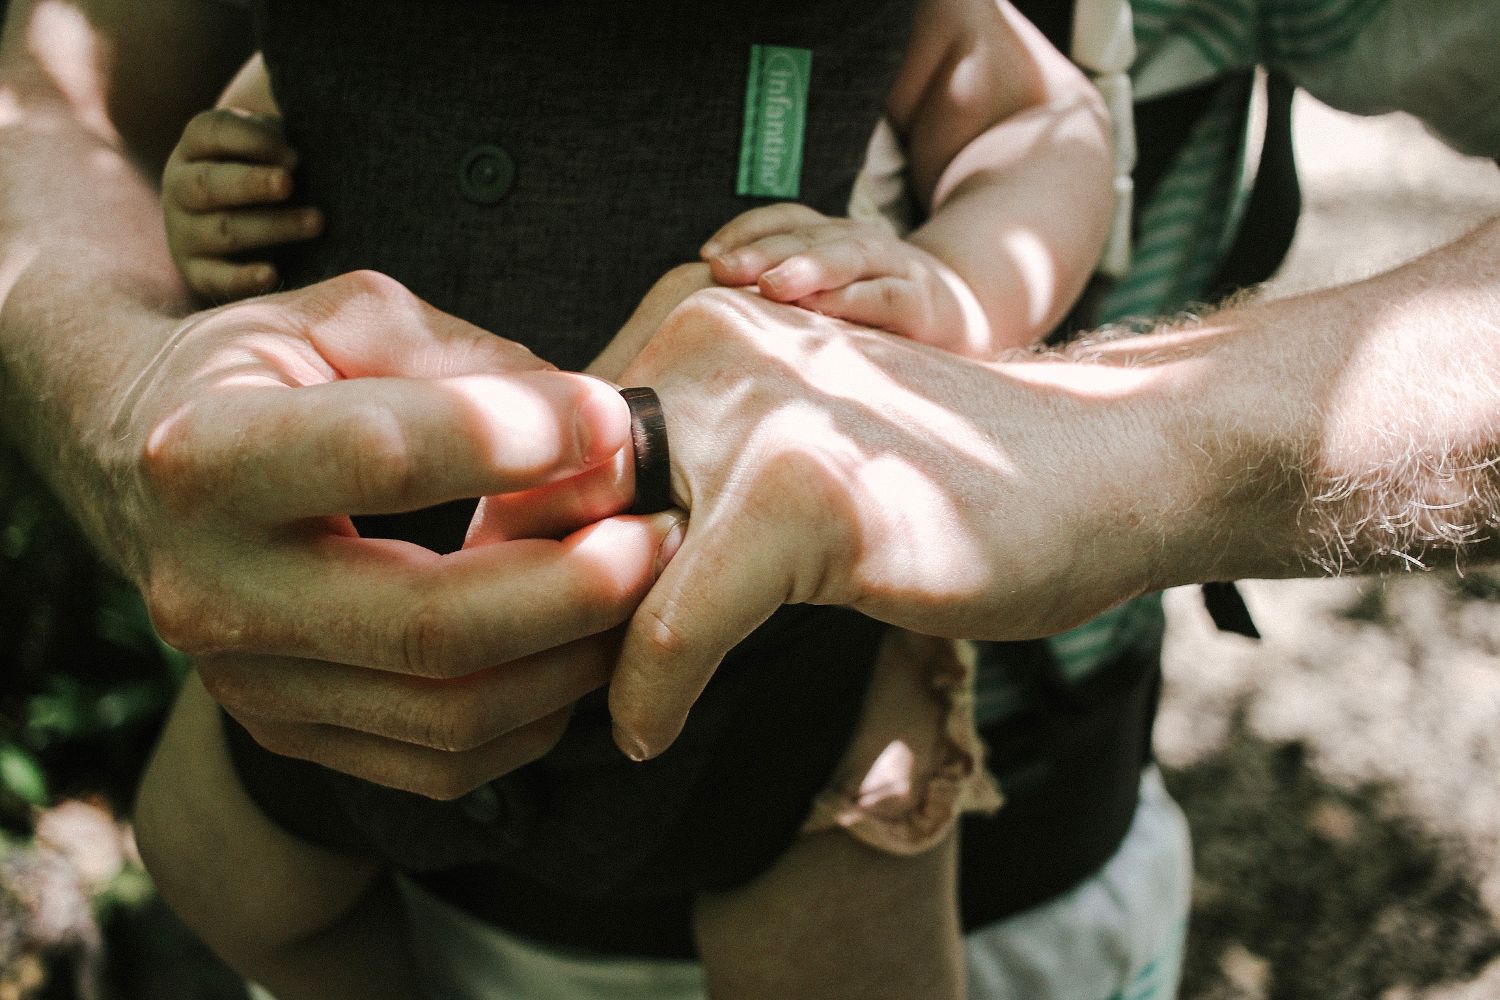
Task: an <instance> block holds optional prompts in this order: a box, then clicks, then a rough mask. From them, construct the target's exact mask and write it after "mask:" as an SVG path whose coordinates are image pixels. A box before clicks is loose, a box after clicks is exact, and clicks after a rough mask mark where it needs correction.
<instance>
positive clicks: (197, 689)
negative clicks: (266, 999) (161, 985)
mask: <svg viewBox="0 0 1500 1000" xmlns="http://www.w3.org/2000/svg"><path fill="white" fill-rule="evenodd" d="M135 820H136V837H137V840H138V842H139V845H140V850H141V856H142V857H143V858H144V859H145V861H146V865H147V868H148V870H149V871H150V872H151V877H152V878H153V879H154V880H155V882H156V885H157V888H158V890H159V891H160V892H161V894H162V897H163V898H164V899H166V901H167V903H168V904H169V905H170V906H171V907H172V909H173V910H175V911H176V912H177V913H178V915H179V916H181V917H182V918H183V920H184V921H186V922H187V923H188V924H189V925H190V926H191V927H192V928H193V930H194V931H195V932H197V933H198V934H199V935H200V936H201V937H202V938H203V940H204V941H205V942H206V943H207V944H208V945H209V947H211V948H212V949H213V950H214V951H215V952H216V953H217V954H218V955H219V957H220V958H222V959H224V961H225V962H227V963H228V964H229V965H230V966H231V967H233V968H234V969H235V971H237V972H239V973H240V974H241V975H244V976H247V977H249V978H250V979H253V980H255V981H256V982H259V983H260V984H261V985H263V986H265V987H267V988H268V989H270V990H271V991H272V993H274V994H275V995H276V997H277V998H278V1000H296V998H299V997H308V998H314V997H316V998H319V1000H330V998H335V997H351V998H353V997H358V998H361V1000H364V998H371V1000H374V998H382V997H390V998H392V1000H396V998H402V997H409V996H411V995H412V971H411V968H410V965H409V960H408V958H407V948H406V945H405V933H404V932H405V927H404V923H403V919H402V916H401V911H400V904H399V902H398V901H397V900H396V899H395V898H394V894H393V890H392V887H391V886H390V883H389V880H388V879H386V878H384V877H383V876H382V875H381V873H380V872H379V871H378V869H377V867H376V865H375V864H374V863H373V862H371V861H367V860H362V859H357V858H351V857H345V856H342V855H338V854H332V853H330V852H328V851H325V850H322V849H321V848H317V847H313V846H312V845H310V844H306V843H303V842H302V841H299V840H297V839H296V838H294V837H292V836H290V835H289V834H286V833H284V832H282V830H281V829H280V828H279V827H277V826H275V825H274V824H272V823H271V821H270V820H268V819H267V818H266V817H265V816H263V815H262V814H261V812H260V811H259V810H258V809H257V808H256V806H255V804H254V803H253V802H252V801H251V800H250V798H249V796H248V795H247V794H246V793H245V791H244V789H243V787H242V786H241V785H240V782H239V777H238V776H237V775H236V773H235V770H234V766H233V764H232V763H231V761H230V758H229V752H228V748H227V747H226V745H225V742H224V731H223V727H222V725H221V723H220V718H219V710H218V706H216V705H215V704H214V703H213V700H212V699H211V698H210V697H209V695H208V692H207V691H206V690H204V688H203V685H202V683H201V682H200V681H199V680H198V677H197V675H196V674H194V675H191V676H189V677H188V679H187V681H186V682H185V683H184V684H183V688H182V693H181V694H180V695H179V696H178V699H177V704H176V705H175V706H174V707H173V709H172V714H171V717H170V718H169V719H168V721H167V727H166V729H165V731H164V732H163V734H162V739H161V742H160V743H159V744H158V745H157V748H156V752H155V754H154V755H153V756H152V759H151V763H150V765H149V766H148V767H147V769H146V774H145V777H144V778H143V779H142V782H141V790H140V795H139V797H138V799H137V801H136V807H135Z"/></svg>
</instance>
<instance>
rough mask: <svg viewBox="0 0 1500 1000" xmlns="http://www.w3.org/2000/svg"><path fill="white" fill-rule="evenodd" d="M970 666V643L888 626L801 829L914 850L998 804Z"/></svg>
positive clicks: (972, 657) (906, 852) (906, 851)
mask: <svg viewBox="0 0 1500 1000" xmlns="http://www.w3.org/2000/svg"><path fill="white" fill-rule="evenodd" d="M974 668H975V651H974V647H973V645H972V644H971V643H967V642H956V641H954V640H951V639H934V638H932V637H930V636H922V635H917V634H916V633H913V632H906V631H902V630H900V629H893V630H892V631H891V632H890V633H889V634H888V635H887V636H886V638H885V641H884V643H883V644H882V646H881V649H880V654H879V656H878V658H877V660H876V663H875V674H874V677H873V679H872V680H871V683H870V692H869V694H868V695H867V696H866V698H865V706H864V711H863V713H862V714H861V717H860V722H859V727H858V728H857V729H856V731H855V735H854V739H853V740H852V741H851V742H850V745H849V749H848V750H847V751H846V752H845V754H844V759H843V761H842V762H841V763H840V765H839V767H838V770H837V771H836V772H835V774H834V778H833V780H832V781H831V782H830V783H829V786H828V788H827V789H825V790H824V791H823V792H822V793H821V794H820V795H819V796H818V797H817V799H816V800H814V802H813V807H812V811H811V813H810V815H809V816H808V819H807V822H806V823H805V824H804V826H803V828H802V832H803V833H804V834H808V833H817V832H820V831H824V830H834V829H840V828H842V829H844V830H846V831H847V832H848V833H849V834H850V835H852V836H853V837H854V838H855V839H857V840H859V841H861V842H863V843H865V844H867V845H869V846H870V847H873V848H876V849H877V850H882V851H888V852H890V853H893V854H903V855H910V854H919V853H921V852H922V851H926V850H928V849H930V848H932V847H933V846H935V845H936V844H937V843H938V841H940V840H942V838H943V836H944V835H945V834H946V833H947V832H948V831H949V830H950V829H951V828H952V826H953V824H954V823H955V822H956V821H957V820H958V817H959V816H961V815H963V814H964V813H966V812H981V813H993V812H994V811H995V810H997V809H999V808H1000V804H1001V801H1002V799H1001V796H1000V790H999V788H998V787H997V786H996V784H995V781H994V778H992V777H991V776H990V773H989V771H987V770H986V769H985V766H984V744H983V743H982V742H981V741H980V739H979V734H978V732H977V731H976V729H975V727H974Z"/></svg>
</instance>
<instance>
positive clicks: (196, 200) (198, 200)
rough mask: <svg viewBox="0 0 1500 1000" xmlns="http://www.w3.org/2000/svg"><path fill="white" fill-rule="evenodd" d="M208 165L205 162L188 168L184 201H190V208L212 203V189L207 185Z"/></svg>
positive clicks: (202, 206)
mask: <svg viewBox="0 0 1500 1000" xmlns="http://www.w3.org/2000/svg"><path fill="white" fill-rule="evenodd" d="M208 181H209V173H208V165H207V164H205V163H199V164H195V165H194V166H193V167H191V168H190V169H189V170H188V185H187V190H185V191H184V192H183V193H184V195H186V197H185V198H184V201H185V202H191V204H189V206H188V207H190V208H200V209H201V208H204V207H206V206H208V205H210V204H212V203H213V191H212V190H211V189H210V187H209V183H208Z"/></svg>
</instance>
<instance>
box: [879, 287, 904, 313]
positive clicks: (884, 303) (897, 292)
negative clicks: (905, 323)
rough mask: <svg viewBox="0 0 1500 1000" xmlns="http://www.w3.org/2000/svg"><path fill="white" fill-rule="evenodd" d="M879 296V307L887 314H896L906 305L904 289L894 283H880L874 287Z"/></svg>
mask: <svg viewBox="0 0 1500 1000" xmlns="http://www.w3.org/2000/svg"><path fill="white" fill-rule="evenodd" d="M875 288H876V294H878V295H879V296H880V306H881V308H882V309H884V310H885V311H886V312H888V313H898V312H900V311H901V309H902V307H903V306H904V305H905V304H906V294H905V291H904V287H903V286H902V285H900V284H897V283H896V282H894V281H882V282H880V283H879V284H877V285H876V286H875Z"/></svg>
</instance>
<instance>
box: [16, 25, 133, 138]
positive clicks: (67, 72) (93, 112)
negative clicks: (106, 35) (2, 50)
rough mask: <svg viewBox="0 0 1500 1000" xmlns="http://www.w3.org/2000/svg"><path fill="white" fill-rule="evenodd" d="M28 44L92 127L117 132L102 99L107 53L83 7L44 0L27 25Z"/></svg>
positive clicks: (38, 63)
mask: <svg viewBox="0 0 1500 1000" xmlns="http://www.w3.org/2000/svg"><path fill="white" fill-rule="evenodd" d="M26 46H27V49H28V51H29V52H30V53H31V55H32V57H33V58H35V59H36V62H37V65H38V66H40V67H41V69H42V71H43V72H45V73H46V74H47V76H48V78H49V79H50V80H51V82H52V84H53V86H55V87H56V88H57V89H58V90H59V91H61V93H62V95H63V97H64V98H66V99H67V101H68V103H69V104H71V105H73V107H74V109H75V110H76V111H77V113H78V114H79V116H80V117H81V118H82V119H83V120H84V121H85V122H86V123H87V124H88V126H89V128H91V129H93V130H94V131H96V132H98V133H99V134H101V135H111V136H112V135H114V128H113V126H112V125H111V124H110V121H109V113H108V109H107V108H106V107H105V105H104V100H103V98H104V94H105V93H106V91H105V87H104V81H103V74H102V70H103V68H104V62H105V53H104V52H103V51H101V46H100V45H99V39H98V37H97V36H96V35H95V33H94V29H93V27H92V26H90V24H89V21H88V18H87V17H86V16H85V15H84V13H83V11H81V10H79V9H78V7H77V6H75V5H74V4H71V3H64V2H62V0H42V2H41V3H38V4H37V5H36V9H35V10H33V11H32V14H31V20H30V22H29V23H28V24H27V25H26Z"/></svg>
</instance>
